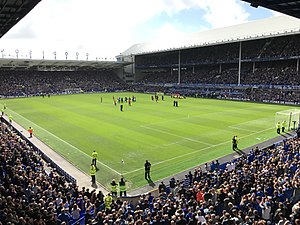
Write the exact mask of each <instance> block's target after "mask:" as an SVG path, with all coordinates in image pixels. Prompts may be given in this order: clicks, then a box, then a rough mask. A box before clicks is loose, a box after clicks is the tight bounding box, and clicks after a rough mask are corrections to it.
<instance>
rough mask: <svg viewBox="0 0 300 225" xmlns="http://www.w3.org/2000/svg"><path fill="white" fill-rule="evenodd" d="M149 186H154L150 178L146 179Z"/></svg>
mask: <svg viewBox="0 0 300 225" xmlns="http://www.w3.org/2000/svg"><path fill="white" fill-rule="evenodd" d="M147 181H148V184H149V186H150V187H152V188H153V187H155V183H154V182H153V181H152V180H151V178H150V179H148V180H147Z"/></svg>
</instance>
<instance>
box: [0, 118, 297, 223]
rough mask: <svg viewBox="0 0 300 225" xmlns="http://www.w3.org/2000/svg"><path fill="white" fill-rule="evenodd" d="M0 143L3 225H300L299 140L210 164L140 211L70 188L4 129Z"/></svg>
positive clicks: (142, 202) (143, 201)
mask: <svg viewBox="0 0 300 225" xmlns="http://www.w3.org/2000/svg"><path fill="white" fill-rule="evenodd" d="M0 143H1V146H0V148H1V152H0V154H1V155H0V157H1V165H0V171H1V173H0V224H10V225H23V224H24V225H25V224H29V225H31V224H38V225H44V224H49V225H51V224H80V222H76V221H78V219H79V220H80V218H82V220H81V223H85V224H94V225H125V224H135V225H171V224H173V225H186V224H189V225H217V224H221V225H231V224H232V225H265V224H276V225H299V224H300V162H299V158H300V139H299V138H292V139H289V140H285V141H284V142H283V144H282V145H279V146H272V147H270V148H267V149H258V148H255V149H253V150H252V151H251V152H250V154H242V155H241V157H240V158H238V159H236V160H233V161H231V162H228V163H227V165H226V166H224V167H222V166H221V165H219V162H218V161H216V162H212V163H211V164H210V165H208V164H206V165H205V167H203V168H202V167H199V168H197V169H195V170H194V171H191V172H189V173H188V174H187V175H186V176H185V179H184V181H176V180H175V178H172V179H171V180H170V183H169V185H165V184H164V183H163V182H162V183H161V184H160V185H159V196H158V197H153V196H152V195H151V193H149V194H141V196H140V198H139V200H138V202H137V204H135V205H133V204H132V203H131V202H130V201H127V200H126V198H125V199H121V198H116V197H114V198H112V196H111V195H110V194H108V195H107V196H104V195H103V194H102V193H101V192H100V191H99V192H98V193H97V192H96V191H95V190H89V189H88V188H82V189H81V190H79V189H78V187H77V186H75V185H72V184H69V183H68V182H66V180H65V179H64V177H63V176H61V175H59V174H58V173H57V172H56V171H55V170H54V169H53V168H49V167H47V165H45V163H44V162H43V160H42V159H41V158H40V157H39V156H38V155H37V153H36V152H34V150H33V148H32V147H31V146H30V144H29V143H27V142H26V141H24V140H23V139H22V138H21V137H20V136H19V135H17V134H16V133H15V132H14V131H13V130H12V128H11V126H10V125H7V124H6V123H4V122H1V124H0Z"/></svg>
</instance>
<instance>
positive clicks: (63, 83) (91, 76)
mask: <svg viewBox="0 0 300 225" xmlns="http://www.w3.org/2000/svg"><path fill="white" fill-rule="evenodd" d="M0 77H1V83H0V95H2V96H32V95H42V94H61V93H64V92H67V91H68V90H74V89H80V90H82V91H83V92H92V91H94V92H97V91H115V90H122V89H123V88H124V87H127V86H126V84H125V82H123V81H122V80H121V79H120V78H119V77H118V76H117V75H116V74H114V73H113V72H111V71H30V70H1V71H0Z"/></svg>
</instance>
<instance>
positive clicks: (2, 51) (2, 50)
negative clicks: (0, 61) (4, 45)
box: [1, 49, 4, 58]
mask: <svg viewBox="0 0 300 225" xmlns="http://www.w3.org/2000/svg"><path fill="white" fill-rule="evenodd" d="M1 53H2V58H4V49H1Z"/></svg>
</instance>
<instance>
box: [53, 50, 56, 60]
mask: <svg viewBox="0 0 300 225" xmlns="http://www.w3.org/2000/svg"><path fill="white" fill-rule="evenodd" d="M53 54H54V59H55V60H56V52H53Z"/></svg>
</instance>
